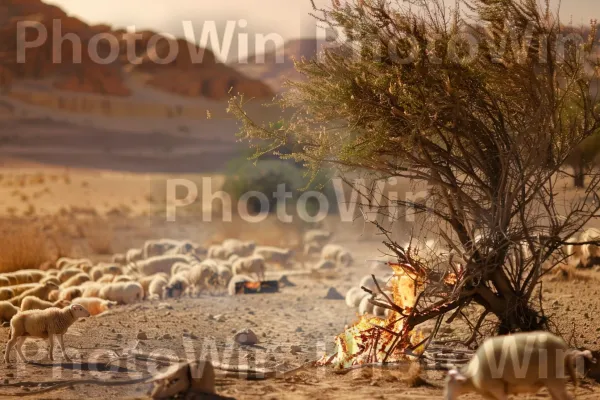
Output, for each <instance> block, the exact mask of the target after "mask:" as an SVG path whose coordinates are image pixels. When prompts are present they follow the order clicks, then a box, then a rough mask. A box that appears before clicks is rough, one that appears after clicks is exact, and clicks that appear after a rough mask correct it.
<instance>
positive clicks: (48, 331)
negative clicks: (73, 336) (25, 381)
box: [4, 304, 90, 363]
mask: <svg viewBox="0 0 600 400" xmlns="http://www.w3.org/2000/svg"><path fill="white" fill-rule="evenodd" d="M89 316H90V313H89V312H88V311H87V310H86V309H85V308H83V307H82V306H80V305H79V304H72V305H70V306H69V307H65V308H62V309H60V308H54V307H52V308H47V309H45V310H29V311H23V312H20V313H18V314H17V315H15V316H14V317H13V319H12V320H11V321H10V339H9V341H8V343H7V344H6V353H5V354H4V362H5V363H8V362H9V357H10V351H11V350H12V348H13V347H14V346H15V345H16V350H17V355H18V357H19V358H20V359H21V361H23V362H27V360H26V359H25V355H23V352H22V351H21V347H22V346H23V343H24V342H25V339H26V338H28V337H33V338H41V339H48V344H49V347H50V348H49V357H50V360H54V356H53V350H54V336H58V343H59V346H60V349H61V351H62V354H63V357H64V358H65V360H66V361H71V360H70V358H69V357H68V356H67V353H66V352H65V343H64V340H63V336H64V334H65V333H66V332H67V330H68V329H69V327H70V326H71V325H72V324H73V323H74V322H75V321H77V320H78V319H79V318H86V317H89Z"/></svg>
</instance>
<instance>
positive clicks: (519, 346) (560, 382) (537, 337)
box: [445, 332, 593, 400]
mask: <svg viewBox="0 0 600 400" xmlns="http://www.w3.org/2000/svg"><path fill="white" fill-rule="evenodd" d="M581 356H583V357H585V358H588V359H593V357H592V354H591V352H589V351H588V350H586V351H570V350H569V348H568V346H567V344H566V343H565V342H564V341H563V340H562V339H561V338H559V337H558V336H555V335H553V334H551V333H548V332H527V333H516V334H513V335H509V336H496V337H493V338H490V339H487V340H486V341H485V342H484V343H483V344H482V345H481V346H480V347H479V349H478V350H477V352H476V353H475V355H474V356H473V358H472V359H471V361H470V362H469V363H468V364H467V365H466V366H465V367H464V368H463V369H462V371H458V370H456V369H452V370H450V371H449V372H448V377H447V380H446V390H445V399H447V400H455V399H457V398H458V397H459V396H460V395H461V394H463V393H466V392H473V391H474V392H477V393H480V394H481V395H483V396H487V397H489V398H491V399H503V400H504V399H508V396H509V395H510V394H518V393H536V392H537V391H538V390H539V389H540V388H542V387H544V386H545V387H546V388H547V389H548V391H549V392H550V395H551V396H552V398H553V399H565V400H566V399H569V398H570V396H569V395H568V393H567V389H566V383H567V377H566V376H565V371H566V372H568V375H569V376H570V377H571V378H572V379H573V382H574V384H575V386H577V374H576V372H575V367H574V362H575V360H576V359H577V358H578V357H581ZM500 362H502V363H503V364H502V366H500V364H499V363H500Z"/></svg>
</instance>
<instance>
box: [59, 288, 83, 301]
mask: <svg viewBox="0 0 600 400" xmlns="http://www.w3.org/2000/svg"><path fill="white" fill-rule="evenodd" d="M82 295H83V290H82V289H81V287H79V286H73V287H70V288H66V289H61V290H60V291H59V292H58V298H57V300H69V301H71V300H73V299H76V298H77V297H81V296H82Z"/></svg>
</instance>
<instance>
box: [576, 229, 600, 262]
mask: <svg viewBox="0 0 600 400" xmlns="http://www.w3.org/2000/svg"><path fill="white" fill-rule="evenodd" d="M578 240H579V242H592V241H600V230H598V229H595V228H590V229H586V230H585V231H584V232H583V233H582V234H581V235H580V236H579V239H578ZM580 251H581V264H582V266H583V267H586V268H588V267H592V266H593V265H595V264H598V263H599V262H600V246H598V245H596V244H585V245H581V250H580Z"/></svg>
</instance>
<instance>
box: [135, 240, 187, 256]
mask: <svg viewBox="0 0 600 400" xmlns="http://www.w3.org/2000/svg"><path fill="white" fill-rule="evenodd" d="M179 244H180V241H179V240H172V239H158V240H146V242H145V243H144V247H143V255H144V258H150V257H156V256H162V255H164V254H165V253H166V252H167V251H168V250H171V249H173V248H175V247H177V246H178V245H179Z"/></svg>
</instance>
